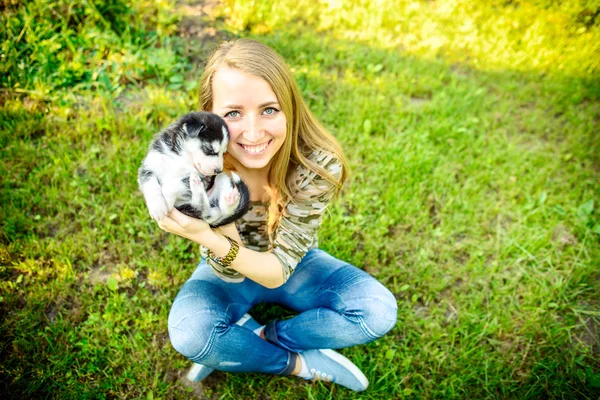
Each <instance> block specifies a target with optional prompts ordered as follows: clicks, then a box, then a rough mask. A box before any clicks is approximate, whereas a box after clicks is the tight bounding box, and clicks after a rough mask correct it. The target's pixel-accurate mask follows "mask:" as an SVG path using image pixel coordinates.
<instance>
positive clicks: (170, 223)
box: [158, 216, 181, 233]
mask: <svg viewBox="0 0 600 400" xmlns="http://www.w3.org/2000/svg"><path fill="white" fill-rule="evenodd" d="M158 226H159V227H160V229H162V230H163V231H167V232H171V233H173V232H178V231H180V230H181V227H180V226H179V224H178V223H177V222H175V221H174V220H172V219H171V218H169V216H166V217H164V218H163V219H161V220H160V221H158Z"/></svg>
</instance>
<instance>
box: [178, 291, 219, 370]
mask: <svg viewBox="0 0 600 400" xmlns="http://www.w3.org/2000/svg"><path fill="white" fill-rule="evenodd" d="M206 305H207V304H206V302H205V301H204V297H203V296H198V295H194V294H188V295H184V296H178V297H177V298H176V299H175V302H174V303H173V306H172V307H171V312H170V313H169V322H168V330H169V338H170V340H171V345H172V346H173V347H174V348H175V350H177V351H178V352H179V353H181V354H182V355H183V356H185V357H187V358H189V359H190V360H192V361H194V362H198V363H199V362H200V361H201V360H202V359H203V358H205V357H206V355H207V354H209V353H210V351H211V349H212V348H213V347H214V341H215V340H216V339H217V337H218V336H219V335H220V334H222V333H223V332H224V331H226V330H227V329H228V328H229V324H228V322H227V315H226V314H225V313H222V312H219V311H215V310H211V309H210V308H207V307H206Z"/></svg>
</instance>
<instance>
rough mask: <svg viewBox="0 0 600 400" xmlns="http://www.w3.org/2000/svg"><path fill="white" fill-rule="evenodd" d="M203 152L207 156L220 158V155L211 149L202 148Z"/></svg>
mask: <svg viewBox="0 0 600 400" xmlns="http://www.w3.org/2000/svg"><path fill="white" fill-rule="evenodd" d="M202 151H203V152H204V154H206V155H207V156H218V155H219V153H215V151H214V150H213V149H212V148H210V147H202Z"/></svg>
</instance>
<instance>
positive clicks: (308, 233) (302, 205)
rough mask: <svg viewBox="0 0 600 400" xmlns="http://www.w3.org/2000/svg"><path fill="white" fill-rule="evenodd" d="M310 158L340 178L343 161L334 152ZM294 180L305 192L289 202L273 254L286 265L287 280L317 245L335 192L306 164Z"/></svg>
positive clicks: (293, 177)
mask: <svg viewBox="0 0 600 400" xmlns="http://www.w3.org/2000/svg"><path fill="white" fill-rule="evenodd" d="M310 158H311V160H313V161H315V162H317V163H318V164H319V165H321V166H323V167H324V168H325V169H326V170H327V171H329V173H331V174H332V175H333V176H334V177H335V178H337V179H340V177H341V175H342V164H341V162H340V161H339V160H338V159H337V158H335V157H334V156H333V155H331V154H327V153H316V154H313V155H311V157H310ZM291 179H294V180H295V181H296V182H295V187H296V189H297V191H299V192H301V199H300V200H295V201H294V202H289V203H288V204H287V206H286V208H285V209H284V211H283V216H282V218H281V221H280V222H279V226H278V228H277V232H276V235H275V240H274V243H273V244H274V246H273V254H275V256H277V258H278V259H279V261H280V262H281V264H282V266H283V272H284V279H285V281H287V280H288V278H289V277H290V276H291V274H292V273H293V272H294V268H296V265H297V264H298V263H299V262H300V260H302V257H304V255H305V254H306V252H307V251H308V250H309V249H311V248H312V247H315V245H316V244H317V230H318V228H319V226H320V225H321V221H322V220H323V214H324V212H325V210H326V209H327V206H328V205H329V203H330V201H331V199H332V198H333V196H334V194H335V186H334V185H333V184H332V183H330V182H328V181H327V180H326V179H325V178H323V177H321V176H319V175H317V174H316V173H314V172H309V171H308V169H306V168H304V167H302V166H299V167H298V169H297V170H296V173H295V174H294V175H293V176H292V177H291Z"/></svg>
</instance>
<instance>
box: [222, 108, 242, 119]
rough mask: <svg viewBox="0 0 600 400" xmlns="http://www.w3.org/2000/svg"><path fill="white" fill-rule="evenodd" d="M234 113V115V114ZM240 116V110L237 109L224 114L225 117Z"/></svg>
mask: <svg viewBox="0 0 600 400" xmlns="http://www.w3.org/2000/svg"><path fill="white" fill-rule="evenodd" d="M234 114H235V115H234ZM239 116H240V112H239V111H235V110H234V111H229V112H228V113H227V114H225V115H224V117H225V118H227V117H230V118H236V117H239Z"/></svg>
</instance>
